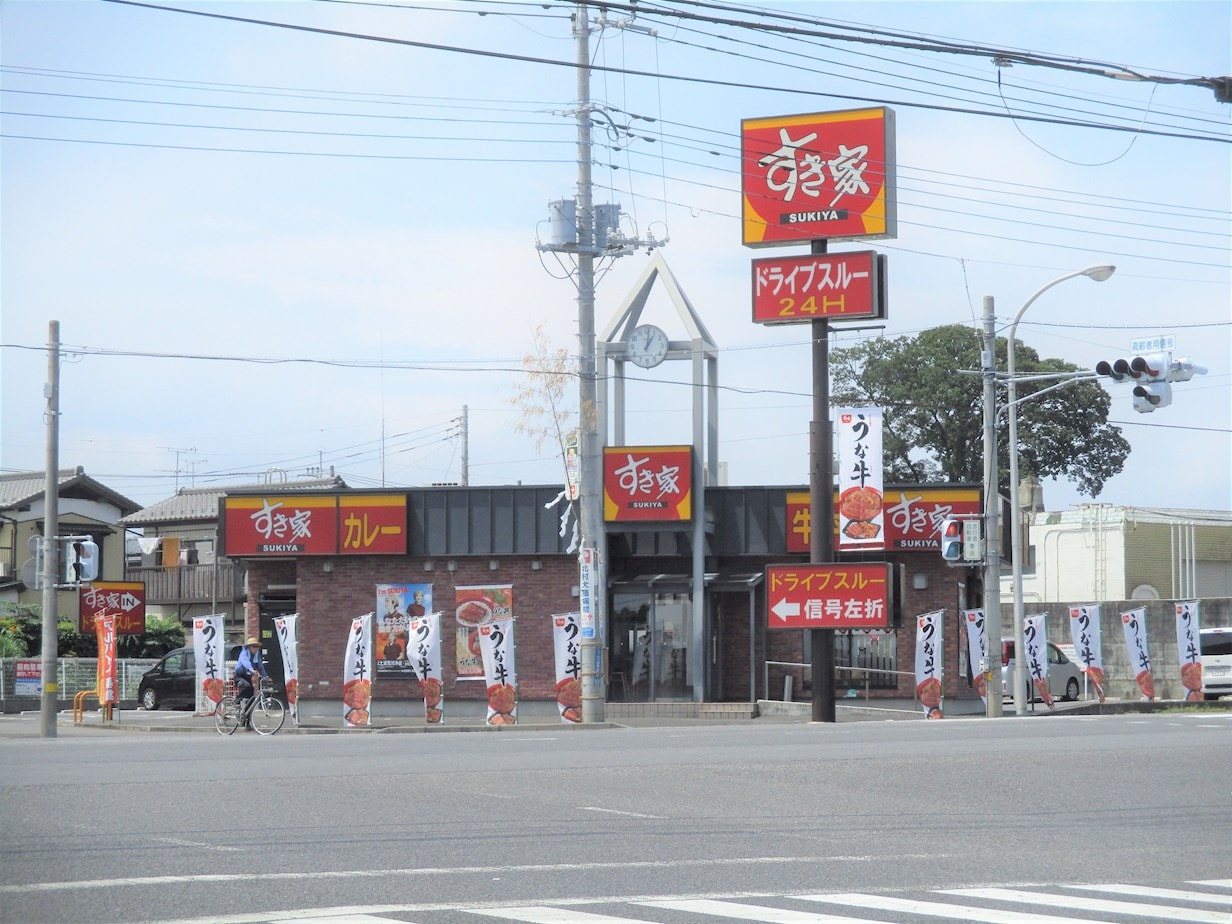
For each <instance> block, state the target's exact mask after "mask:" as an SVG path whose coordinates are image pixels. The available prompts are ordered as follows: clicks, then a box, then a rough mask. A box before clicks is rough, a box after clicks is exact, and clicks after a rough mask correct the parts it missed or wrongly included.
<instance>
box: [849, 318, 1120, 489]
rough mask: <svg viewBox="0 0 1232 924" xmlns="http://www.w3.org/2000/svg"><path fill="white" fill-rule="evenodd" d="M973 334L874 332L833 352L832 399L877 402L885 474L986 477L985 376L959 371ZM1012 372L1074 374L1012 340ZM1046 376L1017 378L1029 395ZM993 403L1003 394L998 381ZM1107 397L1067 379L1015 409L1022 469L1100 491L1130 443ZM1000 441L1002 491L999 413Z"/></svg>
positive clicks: (1003, 482) (1001, 440) (1004, 440)
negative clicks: (894, 335) (882, 423)
mask: <svg viewBox="0 0 1232 924" xmlns="http://www.w3.org/2000/svg"><path fill="white" fill-rule="evenodd" d="M980 349H981V343H980V333H979V331H975V330H972V329H971V328H968V327H963V326H962V325H958V324H952V325H948V326H945V327H935V328H932V329H931V330H926V331H924V332H922V333H921V334H919V335H918V336H916V337H898V338H893V339H891V338H878V339H875V340H868V341H865V342H864V343H861V344H858V345H856V346H853V347H847V348H842V349H836V350H834V351H832V353H831V355H830V375H831V402H832V403H833V404H835V405H836V406H839V405H851V406H864V405H876V406H878V407H880V408H882V409H883V413H884V415H885V432H884V435H883V437H884V438H883V452H884V457H885V474H886V480H887V481H905V482H930V481H964V482H976V483H979V482H982V481H983V480H984V442H983V440H984V420H983V382H982V380H981V378H980V376H979V375H963V374H959V370H969V371H978V370H979V368H980ZM1014 360H1015V366H1016V371H1017V372H1018V373H1019V374H1029V373H1056V372H1075V371H1078V369H1079V367H1078V366H1075V365H1072V364H1071V363H1067V362H1064V361H1063V360H1059V359H1041V358H1040V356H1039V354H1038V353H1037V352H1036V351H1035V350H1033V349H1031V348H1030V347H1028V346H1025V345H1023V344H1022V343H1019V344H1018V345H1017V346H1016V347H1015V352H1014ZM1005 362H1006V341H1005V339H1004V338H998V339H997V368H998V369H1004V368H1005ZM1050 384H1052V383H1051V382H1023V383H1019V385H1018V395H1019V397H1020V398H1021V397H1022V396H1024V395H1031V394H1034V393H1035V392H1037V391H1039V390H1041V389H1043V388H1046V387H1048V386H1049V385H1050ZM998 396H999V397H998V400H999V402H1003V401H1004V400H1005V392H1004V388H1002V387H1001V386H999V387H998ZM1110 406H1111V399H1110V398H1109V397H1108V394H1107V392H1105V391H1104V390H1103V389H1102V388H1101V387H1100V386H1099V385H1098V384H1097V383H1095V382H1091V381H1084V382H1073V383H1070V384H1067V385H1065V386H1064V387H1062V388H1058V389H1056V390H1055V391H1052V392H1049V393H1048V394H1046V395H1044V396H1043V397H1040V398H1029V399H1027V400H1026V401H1023V402H1022V403H1021V404H1019V406H1018V460H1019V474H1020V475H1024V476H1025V475H1027V474H1029V473H1030V474H1034V475H1036V476H1037V477H1040V478H1065V479H1067V480H1068V481H1071V482H1074V483H1076V484H1077V485H1078V489H1079V490H1080V491H1081V492H1082V493H1083V494H1085V495H1087V496H1089V497H1098V496H1099V492H1100V491H1101V490H1103V487H1104V484H1105V483H1106V482H1107V481H1108V479H1109V478H1111V477H1112V476H1113V475H1115V474H1117V472H1119V471H1120V470H1121V468H1122V467H1123V465H1124V461H1125V457H1126V456H1127V455H1128V454H1129V443H1128V442H1127V441H1126V440H1125V438H1124V437H1122V436H1121V431H1120V429H1118V428H1117V427H1115V426H1113V425H1112V424H1109V423H1108V410H1109V407H1110ZM997 425H998V426H997V432H998V436H997V439H998V445H999V446H1000V448H1001V452H1000V459H999V465H998V475H997V483H998V486H999V488H1000V490H1001V491H1002V492H1003V493H1005V492H1008V490H1009V466H1008V461H1007V460H1008V456H1007V454H1006V451H1005V447H1006V446H1007V445H1008V442H1009V435H1008V434H1009V431H1008V423H1007V420H1006V416H1005V415H1004V414H1002V415H999V417H998V421H997Z"/></svg>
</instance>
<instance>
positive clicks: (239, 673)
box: [235, 638, 269, 728]
mask: <svg viewBox="0 0 1232 924" xmlns="http://www.w3.org/2000/svg"><path fill="white" fill-rule="evenodd" d="M253 674H260V675H261V676H262V677H269V673H268V672H266V670H265V663H264V662H263V661H262V660H261V643H260V642H258V641H257V640H256V639H255V638H249V639H248V641H247V642H245V643H244V650H243V651H241V652H240V657H239V661H238V662H237V663H236V665H235V698H236V699H237V700H240V701H241V705H242V704H243V700H246V699H252V697H253V695H254V690H253V683H252V675H253ZM244 715H245V716H246V715H247V713H244ZM244 727H245V728H248V727H249V723H248V720H247V719H245V721H244Z"/></svg>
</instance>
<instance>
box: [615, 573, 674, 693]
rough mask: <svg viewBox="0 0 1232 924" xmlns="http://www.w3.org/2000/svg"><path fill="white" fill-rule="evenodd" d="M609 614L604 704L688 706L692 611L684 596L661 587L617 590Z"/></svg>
mask: <svg viewBox="0 0 1232 924" xmlns="http://www.w3.org/2000/svg"><path fill="white" fill-rule="evenodd" d="M610 612H611V620H610V633H611V651H610V656H609V669H610V680H611V683H610V684H609V686H608V698H609V699H611V700H613V701H614V702H621V701H624V702H641V703H646V702H663V701H671V700H686V701H692V699H693V685H692V679H691V678H690V675H689V644H690V642H691V641H692V638H693V607H692V603H691V601H690V599H689V594H688V593H687V592H686V591H684V590H683V589H682V590H680V591H672V590H671V589H670V588H666V587H664V588H659V587H656V588H654V589H653V590H652V589H650V588H643V587H637V586H636V585H634V586H630V587H618V588H616V589H615V590H614V591H613V594H612V607H611V611H610Z"/></svg>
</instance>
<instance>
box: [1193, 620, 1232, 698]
mask: <svg viewBox="0 0 1232 924" xmlns="http://www.w3.org/2000/svg"><path fill="white" fill-rule="evenodd" d="M1198 635H1199V636H1200V641H1199V644H1200V645H1201V646H1202V698H1203V699H1219V697H1221V696H1232V629H1227V628H1210V629H1202V630H1200V631H1199V633H1198Z"/></svg>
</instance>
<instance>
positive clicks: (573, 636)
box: [552, 613, 582, 722]
mask: <svg viewBox="0 0 1232 924" xmlns="http://www.w3.org/2000/svg"><path fill="white" fill-rule="evenodd" d="M580 615H581V614H580V613H557V614H556V615H554V616H553V617H552V641H553V642H554V643H555V648H556V706H557V708H558V709H559V710H560V720H561V721H562V722H580V721H582V659H581V653H582V646H581V643H580V642H579V641H578V633H579V632H580V631H581V627H580V625H579V620H578V617H579V616H580Z"/></svg>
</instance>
